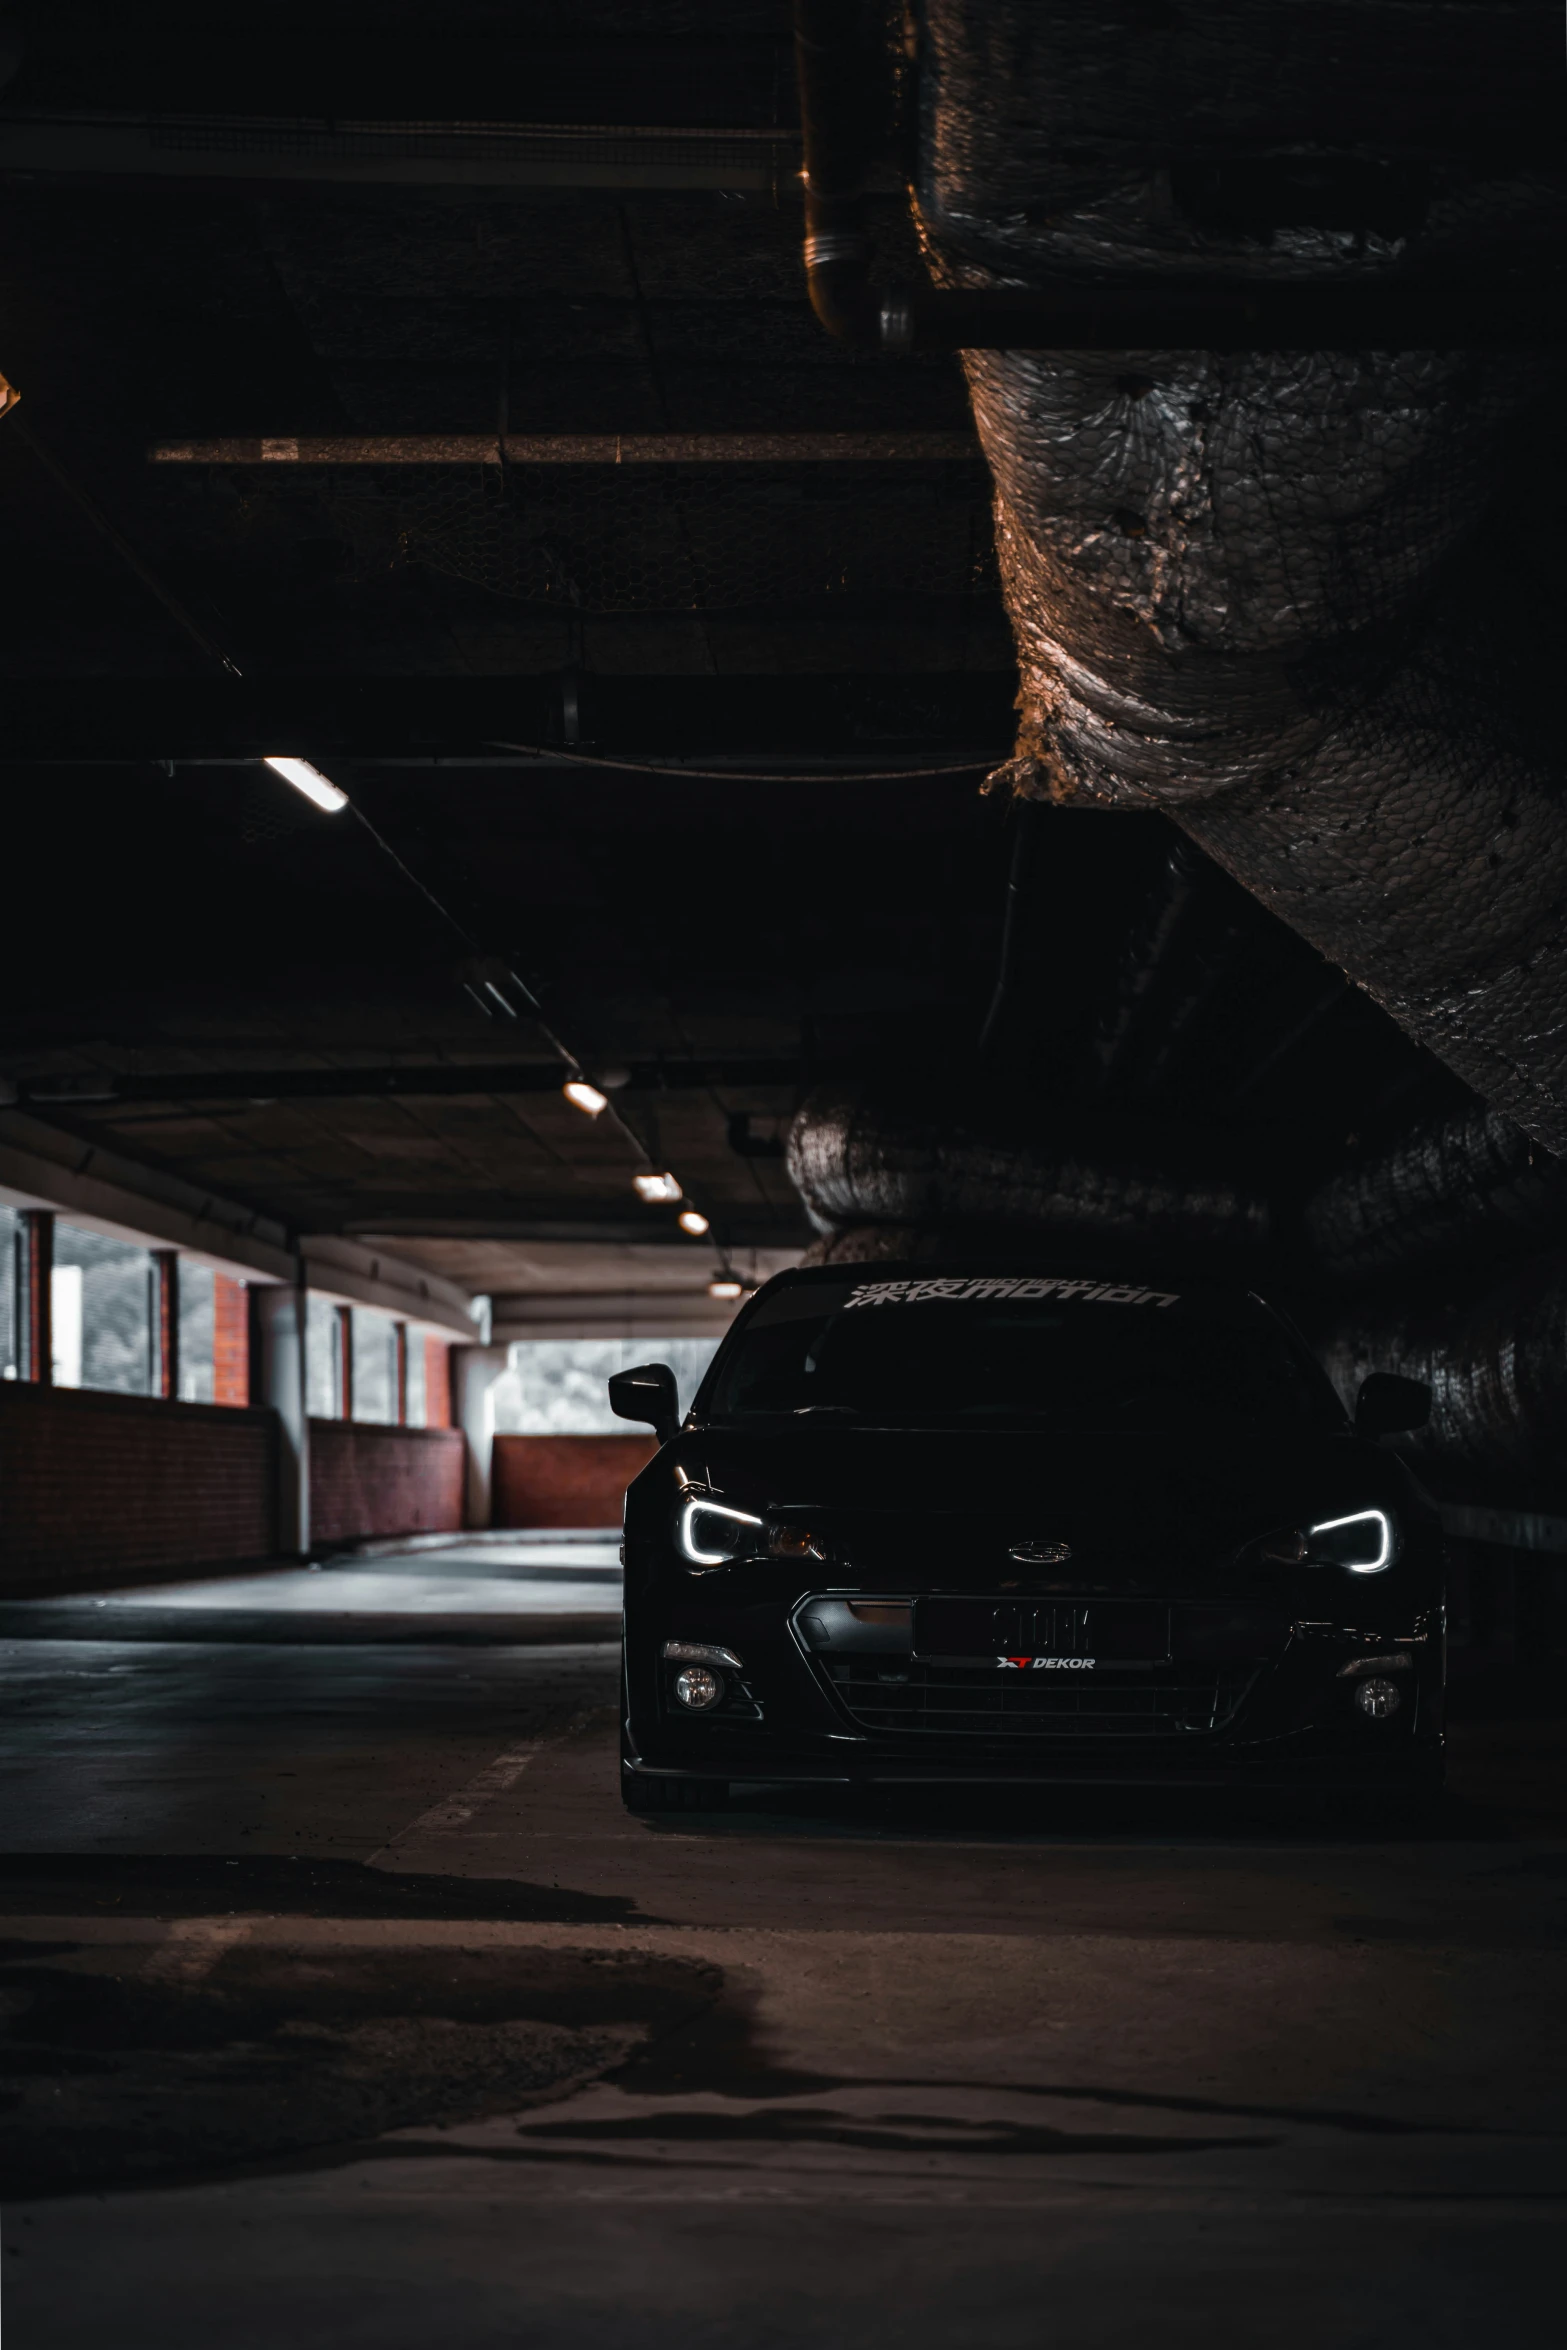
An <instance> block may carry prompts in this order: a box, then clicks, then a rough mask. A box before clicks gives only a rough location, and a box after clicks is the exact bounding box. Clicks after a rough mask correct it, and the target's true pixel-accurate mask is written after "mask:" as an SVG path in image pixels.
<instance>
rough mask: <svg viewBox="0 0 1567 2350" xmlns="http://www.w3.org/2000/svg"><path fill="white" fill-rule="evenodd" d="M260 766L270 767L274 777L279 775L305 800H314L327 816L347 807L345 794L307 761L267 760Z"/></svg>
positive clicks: (346, 795)
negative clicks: (301, 793) (300, 793)
mask: <svg viewBox="0 0 1567 2350" xmlns="http://www.w3.org/2000/svg"><path fill="white" fill-rule="evenodd" d="M262 765H263V766H264V767H270V768H271V770H272V772H273V774H274V775H281V776H282V778H283V781H284V782H285V783H291V784H292V785H293V787H294V789H295V791H302V792H303V793H304V795H305V797H306V799H307V800H314V801H315V804H316V806H317V807H318V808H325V809H326V811H327V813H328V815H329V816H335V815H336V814H337V811H338V809H339V808H346V807H347V805H348V794H347V792H346V791H339V790H338V788H337V785H336V784H335V783H333V782H331V781H330V780H329V779H328V777H326V776H325V775H323V774H322V772H321V770H320V768H319V767H312V766H311V764H310V761H309V760H308V759H283V758H276V759H274V758H267V759H263V761H262Z"/></svg>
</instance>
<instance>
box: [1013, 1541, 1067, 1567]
mask: <svg viewBox="0 0 1567 2350" xmlns="http://www.w3.org/2000/svg"><path fill="white" fill-rule="evenodd" d="M1071 1555H1072V1545H1071V1544H1070V1542H1014V1543H1013V1544H1012V1547H1011V1548H1010V1550H1009V1551H1008V1552H1007V1556H1008V1558H1009V1559H1016V1560H1017V1561H1018V1563H1019V1565H1020V1566H1025V1567H1064V1566H1065V1565H1066V1562H1067V1560H1068V1559H1069V1558H1070V1557H1071Z"/></svg>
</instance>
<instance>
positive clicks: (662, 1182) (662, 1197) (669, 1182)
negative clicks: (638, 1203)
mask: <svg viewBox="0 0 1567 2350" xmlns="http://www.w3.org/2000/svg"><path fill="white" fill-rule="evenodd" d="M631 1181H632V1184H633V1186H634V1188H635V1190H636V1195H637V1197H638V1199H645V1200H646V1201H647V1202H648V1205H649V1206H650V1207H658V1206H660V1205H662V1204H663V1203H664V1202H665V1201H667V1200H677V1199H678V1198H679V1197H680V1184H679V1180H678V1178H677V1177H675V1176H673V1175H633V1176H632V1178H631Z"/></svg>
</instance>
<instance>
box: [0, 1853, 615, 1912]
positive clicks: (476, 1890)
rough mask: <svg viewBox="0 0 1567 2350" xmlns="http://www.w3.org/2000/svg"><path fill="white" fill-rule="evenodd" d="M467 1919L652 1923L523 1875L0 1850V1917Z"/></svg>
mask: <svg viewBox="0 0 1567 2350" xmlns="http://www.w3.org/2000/svg"><path fill="white" fill-rule="evenodd" d="M195 1911H200V1912H216V1913H219V1914H223V1915H228V1914H231V1913H232V1914H235V1915H252V1916H264V1917H276V1916H284V1917H318V1918H472V1919H474V1920H476V1921H478V1920H482V1921H486V1922H494V1923H500V1924H511V1925H535V1926H537V1925H554V1926H621V1925H641V1926H646V1925H654V1924H658V1923H660V1922H661V1921H659V1920H658V1919H655V1918H652V1917H649V1916H648V1915H647V1914H646V1913H645V1912H644V1911H642V1910H640V1909H639V1908H638V1907H637V1905H636V1903H635V1901H632V1900H628V1899H627V1898H626V1897H625V1896H623V1895H621V1894H616V1893H584V1892H578V1891H576V1890H574V1889H573V1888H572V1887H571V1886H566V1885H536V1884H530V1883H528V1882H527V1881H526V1880H525V1879H522V1878H511V1877H504V1878H496V1879H494V1880H493V1881H490V1880H486V1879H485V1878H483V1877H446V1876H438V1875H433V1874H426V1873H422V1872H420V1871H417V1870H401V1869H396V1870H394V1869H385V1868H370V1867H368V1866H366V1864H365V1863H364V1862H362V1861H351V1860H319V1859H314V1858H309V1857H306V1856H303V1855H302V1856H301V1857H300V1858H298V1859H297V1860H296V1859H293V1858H291V1857H287V1856H285V1855H282V1854H276V1853H258V1854H256V1855H255V1856H254V1858H247V1859H243V1860H231V1859H229V1858H228V1857H227V1856H226V1855H225V1854H223V1853H189V1854H186V1853H139V1852H135V1853H133V1852H111V1853H80V1852H59V1853H56V1852H25V1853H10V1854H3V1855H0V1917H114V1916H130V1915H138V1916H141V1917H184V1916H188V1915H190V1914H191V1913H192V1912H195Z"/></svg>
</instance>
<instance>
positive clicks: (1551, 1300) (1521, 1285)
mask: <svg viewBox="0 0 1567 2350" xmlns="http://www.w3.org/2000/svg"><path fill="white" fill-rule="evenodd" d="M1318 1353H1319V1354H1320V1356H1321V1358H1322V1361H1323V1364H1324V1366H1325V1368H1326V1370H1327V1372H1328V1375H1329V1377H1330V1378H1331V1379H1332V1381H1333V1383H1334V1385H1335V1387H1336V1388H1337V1389H1338V1392H1339V1395H1340V1397H1341V1398H1342V1399H1344V1400H1345V1401H1346V1402H1349V1401H1351V1400H1352V1399H1353V1397H1354V1395H1355V1394H1356V1393H1357V1392H1358V1389H1359V1384H1360V1381H1361V1380H1362V1379H1364V1378H1365V1377H1366V1376H1367V1374H1368V1373H1369V1372H1372V1371H1397V1372H1401V1373H1402V1374H1403V1375H1404V1376H1405V1377H1406V1378H1409V1379H1423V1380H1424V1381H1425V1383H1426V1385H1427V1386H1428V1387H1429V1388H1430V1390H1431V1418H1430V1422H1429V1424H1428V1425H1427V1426H1426V1427H1425V1428H1423V1429H1421V1430H1420V1431H1419V1433H1418V1434H1417V1435H1415V1436H1413V1437H1409V1438H1406V1439H1401V1443H1404V1444H1407V1445H1408V1446H1409V1448H1410V1450H1411V1452H1412V1453H1413V1455H1414V1457H1415V1458H1416V1459H1417V1460H1419V1461H1420V1462H1421V1463H1422V1464H1423V1465H1424V1466H1426V1467H1427V1468H1428V1469H1430V1470H1431V1471H1433V1472H1436V1473H1438V1474H1439V1475H1440V1478H1441V1480H1442V1482H1443V1483H1444V1484H1446V1485H1448V1486H1452V1485H1453V1484H1455V1483H1456V1484H1460V1485H1471V1486H1473V1485H1478V1486H1480V1487H1482V1488H1487V1487H1488V1488H1491V1489H1493V1490H1501V1491H1504V1492H1505V1491H1510V1492H1512V1493H1514V1494H1516V1492H1517V1490H1518V1486H1519V1483H1520V1481H1521V1482H1523V1483H1524V1484H1525V1485H1526V1486H1531V1485H1532V1486H1533V1487H1534V1488H1535V1489H1536V1490H1538V1489H1539V1488H1540V1487H1542V1486H1543V1487H1545V1488H1546V1489H1547V1490H1555V1491H1557V1492H1559V1491H1560V1490H1561V1485H1562V1466H1563V1462H1564V1461H1567V1253H1558V1254H1555V1255H1552V1256H1549V1257H1540V1258H1534V1259H1532V1260H1531V1261H1530V1262H1529V1263H1528V1264H1526V1265H1523V1266H1521V1267H1519V1268H1518V1269H1517V1270H1516V1271H1515V1272H1513V1273H1511V1274H1509V1275H1507V1276H1506V1277H1505V1278H1504V1279H1501V1280H1498V1281H1496V1282H1495V1283H1494V1284H1493V1285H1492V1286H1491V1287H1490V1288H1488V1289H1487V1290H1485V1291H1484V1292H1483V1293H1482V1294H1480V1295H1479V1296H1478V1297H1476V1296H1473V1295H1471V1296H1470V1297H1469V1298H1468V1299H1467V1300H1465V1301H1463V1302H1457V1303H1453V1304H1449V1305H1444V1304H1441V1303H1437V1302H1433V1303H1430V1304H1428V1305H1426V1306H1425V1307H1423V1308H1420V1309H1407V1308H1406V1309H1402V1310H1398V1311H1384V1312H1381V1313H1368V1314H1365V1315H1362V1316H1358V1317H1349V1318H1347V1319H1346V1320H1345V1322H1344V1323H1343V1324H1342V1325H1341V1326H1340V1327H1339V1328H1338V1329H1337V1330H1336V1331H1335V1332H1334V1333H1333V1334H1332V1335H1331V1336H1330V1337H1329V1338H1328V1339H1327V1340H1326V1341H1325V1342H1323V1343H1321V1344H1319V1347H1318Z"/></svg>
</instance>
